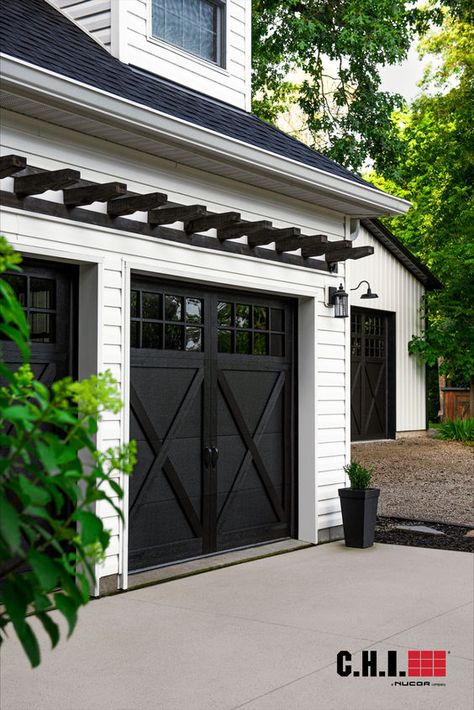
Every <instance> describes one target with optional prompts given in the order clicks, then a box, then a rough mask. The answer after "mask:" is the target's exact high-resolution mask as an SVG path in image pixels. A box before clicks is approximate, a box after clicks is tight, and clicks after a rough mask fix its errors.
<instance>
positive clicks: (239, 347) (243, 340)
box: [235, 331, 251, 355]
mask: <svg viewBox="0 0 474 710" xmlns="http://www.w3.org/2000/svg"><path fill="white" fill-rule="evenodd" d="M250 335H251V333H246V332H245V331H243V332H238V331H237V333H236V334H235V345H236V348H235V349H236V352H238V353H240V354H242V355H245V354H248V353H249V352H250Z"/></svg>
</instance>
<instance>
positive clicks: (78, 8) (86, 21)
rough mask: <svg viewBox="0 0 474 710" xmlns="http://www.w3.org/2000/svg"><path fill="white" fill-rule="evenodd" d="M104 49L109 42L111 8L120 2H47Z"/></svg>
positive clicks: (72, 0)
mask: <svg viewBox="0 0 474 710" xmlns="http://www.w3.org/2000/svg"><path fill="white" fill-rule="evenodd" d="M49 1H50V2H51V3H52V4H53V5H56V7H59V8H60V9H61V10H62V11H63V12H64V13H65V14H66V15H68V16H69V17H70V18H72V19H73V20H75V21H76V22H77V23H78V24H79V25H81V27H83V28H84V29H85V30H87V31H88V32H90V33H91V35H92V36H93V37H95V39H97V40H99V41H100V42H101V43H102V44H103V45H104V46H105V47H107V48H110V42H111V30H110V28H111V7H112V3H118V2H121V0H49Z"/></svg>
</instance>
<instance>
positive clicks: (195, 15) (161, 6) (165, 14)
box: [151, 0, 225, 66]
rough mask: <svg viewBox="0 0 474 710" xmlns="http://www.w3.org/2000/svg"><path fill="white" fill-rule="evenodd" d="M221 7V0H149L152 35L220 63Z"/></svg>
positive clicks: (222, 12) (223, 6) (222, 22)
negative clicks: (150, 2) (150, 0)
mask: <svg viewBox="0 0 474 710" xmlns="http://www.w3.org/2000/svg"><path fill="white" fill-rule="evenodd" d="M224 11H225V2H224V1H223V0H152V17H151V19H152V35H153V37H156V38H157V39H161V40H164V41H165V42H169V44H172V45H174V46H175V47H179V48H180V49H183V50H185V51H186V52H190V53H191V54H194V55H195V56H197V57H201V59H205V60H206V61H208V62H213V63H214V64H217V65H219V66H223V64H224Z"/></svg>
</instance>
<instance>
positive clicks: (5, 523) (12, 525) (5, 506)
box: [0, 494, 20, 555]
mask: <svg viewBox="0 0 474 710" xmlns="http://www.w3.org/2000/svg"><path fill="white" fill-rule="evenodd" d="M0 535H1V537H2V538H3V539H4V540H5V542H6V544H7V545H8V547H9V549H10V552H11V553H12V554H13V555H15V554H17V553H18V551H19V549H20V518H19V516H18V513H17V512H16V510H15V508H14V507H13V506H12V505H10V503H9V502H8V501H7V500H6V498H5V497H4V496H3V494H1V495H0Z"/></svg>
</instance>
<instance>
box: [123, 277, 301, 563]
mask: <svg viewBox="0 0 474 710" xmlns="http://www.w3.org/2000/svg"><path fill="white" fill-rule="evenodd" d="M131 319H132V320H131V341H132V342H131V345H132V349H131V399H130V404H131V437H132V438H135V439H137V441H138V463H137V467H136V470H135V472H134V474H133V476H132V477H131V479H130V527H129V567H130V569H131V570H137V569H143V568H146V567H151V566H154V565H159V564H163V563H166V562H170V561H173V560H179V559H184V558H189V557H195V556H199V555H203V554H208V553H211V552H215V551H216V550H223V549H230V548H232V547H239V546H243V545H248V544H255V543H257V542H263V541H266V540H271V539H276V538H281V537H287V536H289V535H290V534H291V533H292V529H293V525H294V521H293V518H292V510H293V486H292V480H293V399H292V391H293V387H292V378H293V371H292V348H293V345H292V344H293V332H292V331H293V304H292V302H291V301H288V300H282V299H275V298H256V297H251V296H249V295H247V294H233V293H230V292H218V291H217V290H215V291H214V290H203V289H198V288H193V287H187V286H185V285H183V284H167V283H165V282H161V283H160V282H158V281H155V280H147V279H138V278H137V279H135V280H134V282H133V284H132V303H131Z"/></svg>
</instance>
